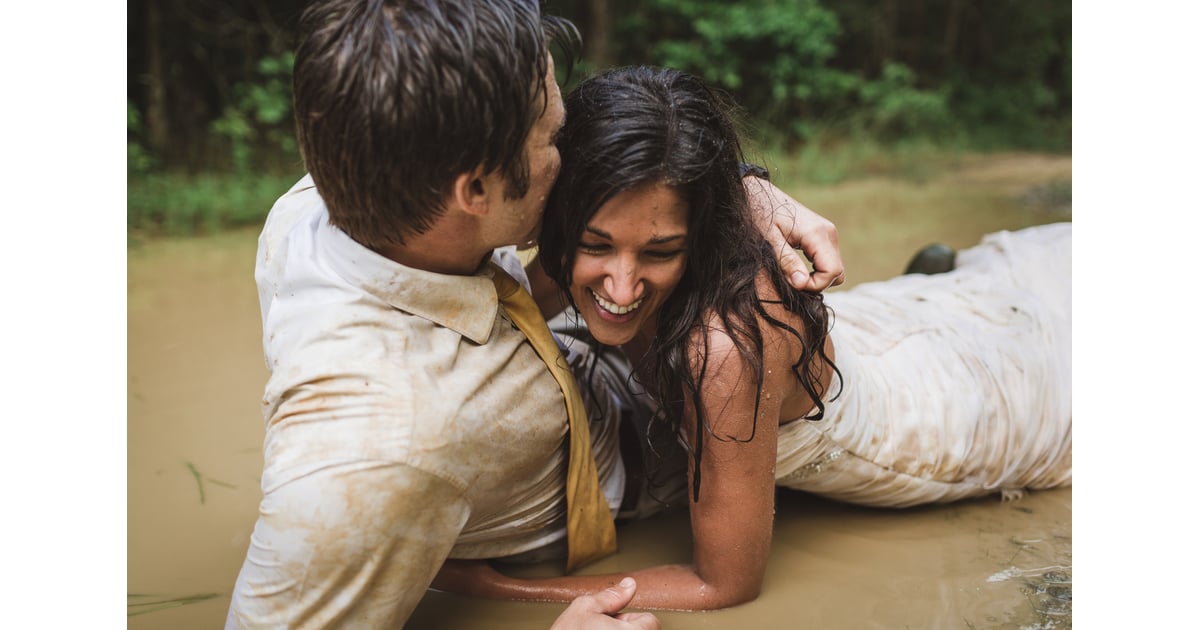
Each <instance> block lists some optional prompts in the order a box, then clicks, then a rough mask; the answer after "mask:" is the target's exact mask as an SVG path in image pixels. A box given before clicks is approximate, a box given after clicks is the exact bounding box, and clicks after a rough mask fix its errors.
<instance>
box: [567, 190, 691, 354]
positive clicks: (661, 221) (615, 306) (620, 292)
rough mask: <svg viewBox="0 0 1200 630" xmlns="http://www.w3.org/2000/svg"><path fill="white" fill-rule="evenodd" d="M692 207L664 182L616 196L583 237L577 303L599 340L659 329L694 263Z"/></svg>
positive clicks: (574, 287)
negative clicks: (663, 311)
mask: <svg viewBox="0 0 1200 630" xmlns="http://www.w3.org/2000/svg"><path fill="white" fill-rule="evenodd" d="M687 218H688V208H687V204H686V203H685V202H684V201H683V199H682V198H681V197H680V196H679V193H678V192H676V190H675V189H674V188H672V187H670V186H667V185H666V184H662V183H657V182H656V183H649V184H643V185H641V186H637V187H635V188H630V189H628V190H624V191H622V192H620V193H618V194H617V195H615V196H613V198H611V199H609V200H608V201H607V202H606V203H605V204H604V205H602V206H600V209H599V210H597V211H596V214H595V215H593V216H592V218H591V220H590V221H588V224H587V227H585V228H584V231H583V234H582V235H580V237H579V247H578V249H577V250H576V252H575V265H574V267H573V268H572V271H571V298H572V299H574V300H575V304H576V306H578V307H579V311H580V313H581V314H582V315H583V319H584V321H585V322H586V323H587V325H588V330H589V331H590V332H591V334H592V336H594V337H595V338H596V339H597V340H598V341H599V342H600V343H603V344H606V345H610V346H618V345H621V344H624V343H627V342H629V341H630V340H632V339H633V338H634V337H635V336H636V335H637V333H638V331H639V330H642V329H643V328H646V329H647V331H648V332H650V333H653V330H652V327H653V326H654V325H655V320H656V318H657V315H658V310H659V309H660V308H661V307H662V304H663V302H665V301H666V299H667V297H669V296H670V295H671V292H672V291H673V290H674V289H675V286H676V285H678V284H679V281H680V279H682V278H683V271H684V269H685V268H686V266H687V234H688V228H687Z"/></svg>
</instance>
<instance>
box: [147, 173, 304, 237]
mask: <svg viewBox="0 0 1200 630" xmlns="http://www.w3.org/2000/svg"><path fill="white" fill-rule="evenodd" d="M300 175H301V174H299V173H292V174H288V175H269V174H255V175H223V174H215V173H210V174H205V175H195V176H191V175H184V174H176V173H148V174H143V175H141V176H139V177H131V178H130V180H129V186H128V189H127V191H128V192H127V213H128V216H127V226H128V230H129V231H130V232H131V233H135V234H138V235H148V236H157V235H171V236H186V235H193V234H199V233H207V234H214V233H216V232H219V231H221V230H224V229H227V228H235V227H241V226H247V225H259V224H261V223H262V221H263V219H264V218H265V217H266V216H267V212H268V211H270V209H271V206H272V205H274V203H275V200H276V199H278V198H279V197H280V196H281V195H282V194H283V193H284V192H286V191H287V190H288V189H289V188H291V187H292V185H293V184H295V183H296V180H298V179H300Z"/></svg>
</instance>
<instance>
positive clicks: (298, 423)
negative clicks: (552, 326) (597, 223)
mask: <svg viewBox="0 0 1200 630" xmlns="http://www.w3.org/2000/svg"><path fill="white" fill-rule="evenodd" d="M493 259H494V260H496V261H497V263H498V264H500V265H501V266H502V267H504V268H505V269H506V270H508V271H509V273H510V274H512V275H513V276H514V277H515V278H517V279H518V280H519V281H521V282H522V283H525V284H526V285H527V284H528V280H527V279H526V277H525V274H524V271H523V270H522V269H521V266H520V262H519V260H518V259H517V257H516V255H515V252H514V251H512V250H511V249H510V250H502V251H499V252H498V253H497V254H496V255H494V256H493ZM489 274H490V271H487V270H486V269H484V270H481V271H480V272H479V273H478V274H477V275H474V276H448V275H441V274H435V273H430V272H426V271H421V270H417V269H412V268H408V267H404V266H402V265H399V264H397V263H395V262H393V261H391V260H388V259H386V258H384V257H382V256H380V255H378V254H376V253H375V252H372V251H371V250H369V249H367V248H365V247H363V246H361V245H359V244H358V243H357V242H355V241H354V240H352V239H351V238H350V237H348V236H347V235H346V234H345V233H344V232H342V231H341V230H339V229H337V228H334V227H332V226H331V225H330V224H329V222H328V215H327V212H326V210H325V207H324V204H323V202H322V201H321V199H320V197H319V195H318V194H317V192H316V189H315V188H313V187H312V181H311V179H310V178H309V177H305V178H304V179H302V180H301V181H300V182H299V183H298V184H297V185H296V186H295V187H293V188H292V190H291V191H289V192H288V193H287V194H286V195H284V197H282V198H281V199H280V200H279V201H278V202H277V203H276V205H275V207H274V208H272V210H271V213H270V215H269V216H268V219H267V223H266V226H265V228H264V230H263V233H262V235H261V237H260V239H259V251H258V261H257V265H256V269H255V279H256V281H257V283H258V290H259V301H260V306H261V308H262V318H263V351H264V355H265V357H266V361H267V367H268V369H269V370H270V372H271V376H270V379H269V380H268V383H267V387H266V393H265V396H264V399H263V405H264V408H263V417H264V419H265V420H266V436H265V444H264V450H263V455H264V467H263V477H262V490H263V499H262V502H261V505H260V507H259V518H258V522H257V523H256V525H255V528H254V533H253V535H252V537H251V542H250V548H249V550H248V552H247V555H246V560H245V563H244V564H243V566H242V570H241V573H240V574H239V576H238V580H237V584H236V586H235V589H234V594H233V600H232V604H231V608H230V612H229V618H228V621H227V625H228V626H229V627H264V626H272V627H275V626H282V625H287V626H288V627H328V626H332V625H337V626H339V627H341V626H351V627H398V626H399V625H400V624H402V623H403V622H404V620H405V619H407V618H408V616H409V614H410V613H411V612H412V610H413V608H415V606H416V605H417V602H418V601H419V600H420V598H421V596H422V595H423V594H424V593H425V590H426V588H427V587H428V585H429V583H430V581H431V580H432V579H433V576H434V575H435V574H436V573H437V570H438V568H439V567H440V566H441V564H442V562H443V561H444V560H445V559H446V558H447V557H457V558H484V557H498V556H506V555H512V554H518V553H521V552H525V551H529V550H532V549H535V548H538V547H542V546H545V545H547V544H549V543H552V542H554V541H556V540H559V539H561V538H562V536H563V535H564V533H563V530H562V527H563V523H564V520H565V519H564V514H565V503H564V498H563V483H564V479H565V474H566V473H565V467H566V450H565V442H564V440H565V437H566V434H567V422H566V410H565V409H566V408H565V403H564V401H563V397H562V392H561V390H560V389H559V386H558V385H557V383H556V382H555V381H554V378H553V376H551V374H550V372H549V371H548V370H547V369H546V367H545V364H544V363H543V362H542V360H541V359H539V358H538V356H537V354H536V353H535V351H534V350H533V348H532V347H531V346H530V345H529V343H528V341H527V340H526V339H525V337H524V336H523V335H522V334H521V333H520V331H518V330H517V329H516V328H515V327H514V326H513V325H512V324H511V323H510V322H509V321H508V320H507V319H506V316H505V314H504V312H503V309H501V308H499V305H498V300H497V297H496V291H495V288H494V286H493V284H492V280H491V277H490V275H489ZM593 435H594V439H600V440H608V441H609V442H612V443H613V444H612V445H604V444H598V445H597V446H596V451H597V452H596V455H597V459H598V460H604V459H607V460H608V463H607V464H602V465H601V466H600V469H601V481H602V484H603V485H604V486H605V490H606V495H608V496H609V498H610V503H611V504H612V505H613V506H614V509H616V507H617V506H619V504H620V499H621V496H620V493H621V487H622V485H623V482H624V480H623V476H621V472H620V466H619V465H613V460H614V459H615V458H616V457H617V456H615V450H616V447H615V432H611V431H610V432H605V431H600V432H596V431H593Z"/></svg>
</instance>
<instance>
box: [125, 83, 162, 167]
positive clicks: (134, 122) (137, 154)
mask: <svg viewBox="0 0 1200 630" xmlns="http://www.w3.org/2000/svg"><path fill="white" fill-rule="evenodd" d="M125 103H126V117H125V121H126V122H125V125H126V129H127V134H126V135H127V139H126V141H125V142H126V156H127V168H128V171H129V174H130V175H139V174H142V173H147V172H149V171H150V170H151V169H153V168H154V166H155V165H156V164H157V161H156V160H155V159H154V156H153V155H151V154H150V152H149V151H147V150H146V148H145V147H143V146H142V144H141V142H140V141H139V140H138V136H139V135H140V134H141V132H142V113H141V112H139V111H138V108H137V106H136V105H134V104H133V101H132V100H129V99H126V101H125Z"/></svg>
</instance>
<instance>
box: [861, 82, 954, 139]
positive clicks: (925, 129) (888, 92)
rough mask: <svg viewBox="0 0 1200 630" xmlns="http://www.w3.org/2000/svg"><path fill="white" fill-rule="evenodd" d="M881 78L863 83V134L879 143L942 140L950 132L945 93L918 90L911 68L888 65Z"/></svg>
mask: <svg viewBox="0 0 1200 630" xmlns="http://www.w3.org/2000/svg"><path fill="white" fill-rule="evenodd" d="M882 75H883V76H882V77H880V78H879V79H878V80H875V81H862V82H861V83H860V84H859V86H858V97H859V100H860V103H861V105H862V108H861V113H860V120H861V121H862V123H863V125H864V127H865V129H864V131H865V132H866V133H867V134H868V135H870V136H874V137H876V138H879V139H880V140H896V139H899V138H904V137H910V136H914V135H925V136H939V135H942V134H943V133H944V132H945V131H947V130H948V128H949V120H950V109H949V107H948V106H947V103H946V91H944V90H939V91H933V90H921V89H919V88H917V87H916V73H914V72H913V71H912V69H910V68H909V67H908V66H905V65H903V64H899V63H889V64H887V65H885V66H884V67H883V73H882Z"/></svg>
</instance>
